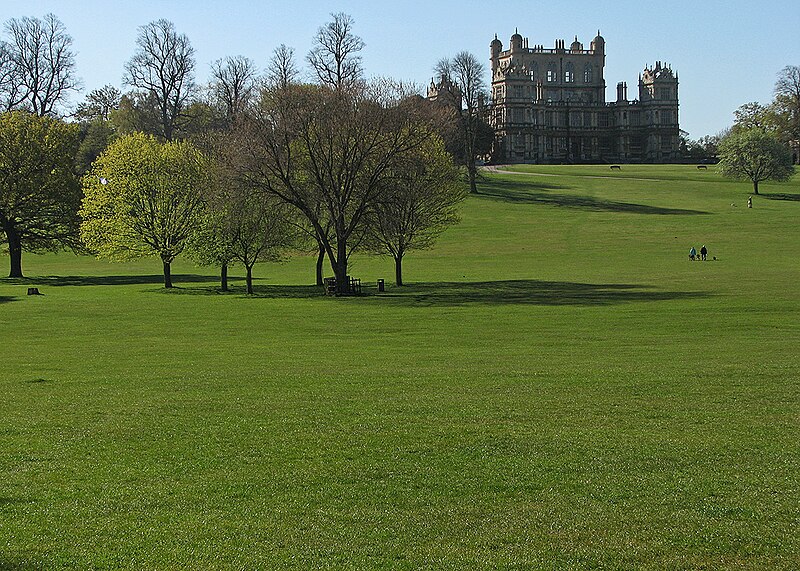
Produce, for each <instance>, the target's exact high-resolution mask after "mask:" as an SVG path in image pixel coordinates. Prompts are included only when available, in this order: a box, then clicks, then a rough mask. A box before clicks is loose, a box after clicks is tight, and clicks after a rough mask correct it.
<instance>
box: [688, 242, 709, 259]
mask: <svg viewBox="0 0 800 571" xmlns="http://www.w3.org/2000/svg"><path fill="white" fill-rule="evenodd" d="M706 256H708V249H707V248H706V245H705V244H703V247H702V248H700V255H699V256H698V255H697V250H695V249H694V246H692V247H691V248H690V249H689V259H690V260H692V261H694V260H697V259H700V260H705V259H706Z"/></svg>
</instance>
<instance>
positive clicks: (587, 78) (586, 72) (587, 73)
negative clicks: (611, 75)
mask: <svg viewBox="0 0 800 571" xmlns="http://www.w3.org/2000/svg"><path fill="white" fill-rule="evenodd" d="M593 80H594V70H593V69H592V64H590V63H587V64H586V67H585V68H583V82H584V83H591V82H592V81H593Z"/></svg>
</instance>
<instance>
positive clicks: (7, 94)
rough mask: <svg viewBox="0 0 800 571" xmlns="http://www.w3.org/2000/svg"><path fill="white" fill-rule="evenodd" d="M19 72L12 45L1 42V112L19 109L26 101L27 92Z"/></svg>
mask: <svg viewBox="0 0 800 571" xmlns="http://www.w3.org/2000/svg"><path fill="white" fill-rule="evenodd" d="M18 76H19V70H18V69H17V66H16V64H15V62H14V53H13V50H12V48H11V45H10V44H8V43H6V42H0V111H2V112H7V111H11V110H13V109H15V108H17V107H18V106H19V105H20V104H21V103H22V102H23V101H24V99H25V95H26V92H25V90H24V89H23V88H22V82H21V81H20V80H19V77H18Z"/></svg>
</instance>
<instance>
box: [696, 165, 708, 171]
mask: <svg viewBox="0 0 800 571" xmlns="http://www.w3.org/2000/svg"><path fill="white" fill-rule="evenodd" d="M697 170H701V171H705V170H708V167H707V166H706V165H697Z"/></svg>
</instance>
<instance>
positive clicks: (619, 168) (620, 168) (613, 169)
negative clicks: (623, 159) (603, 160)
mask: <svg viewBox="0 0 800 571" xmlns="http://www.w3.org/2000/svg"><path fill="white" fill-rule="evenodd" d="M608 168H610V169H611V170H612V171H618V170H622V167H621V166H619V165H611V166H610V167H608Z"/></svg>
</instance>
